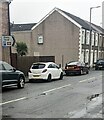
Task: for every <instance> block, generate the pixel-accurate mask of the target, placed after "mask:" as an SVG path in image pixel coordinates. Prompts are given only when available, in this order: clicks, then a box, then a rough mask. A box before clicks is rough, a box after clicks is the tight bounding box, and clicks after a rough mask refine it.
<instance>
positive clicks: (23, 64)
mask: <svg viewBox="0 0 104 120" xmlns="http://www.w3.org/2000/svg"><path fill="white" fill-rule="evenodd" d="M11 59H12V66H14V67H15V68H17V69H18V70H21V71H23V72H24V73H25V75H26V76H27V73H28V71H29V68H30V66H31V65H32V63H35V62H55V56H17V54H12V56H11Z"/></svg>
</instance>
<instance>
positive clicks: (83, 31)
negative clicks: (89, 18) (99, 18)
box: [82, 30, 85, 44]
mask: <svg viewBox="0 0 104 120" xmlns="http://www.w3.org/2000/svg"><path fill="white" fill-rule="evenodd" d="M82 44H85V30H82Z"/></svg>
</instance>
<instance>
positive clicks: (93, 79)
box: [79, 75, 102, 83]
mask: <svg viewBox="0 0 104 120" xmlns="http://www.w3.org/2000/svg"><path fill="white" fill-rule="evenodd" d="M97 78H102V75H100V76H98V77H97ZM94 79H96V77H92V78H89V79H85V80H81V81H79V82H80V83H82V82H86V81H89V80H94Z"/></svg>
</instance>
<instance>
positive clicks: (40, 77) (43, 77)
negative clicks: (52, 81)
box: [28, 73, 47, 80]
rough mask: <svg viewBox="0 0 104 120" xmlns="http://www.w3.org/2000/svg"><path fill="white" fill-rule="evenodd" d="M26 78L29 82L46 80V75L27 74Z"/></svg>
mask: <svg viewBox="0 0 104 120" xmlns="http://www.w3.org/2000/svg"><path fill="white" fill-rule="evenodd" d="M28 78H29V80H30V79H33V80H39V79H41V80H42V79H43V80H46V79H47V75H46V74H40V75H34V74H32V73H29V74H28Z"/></svg>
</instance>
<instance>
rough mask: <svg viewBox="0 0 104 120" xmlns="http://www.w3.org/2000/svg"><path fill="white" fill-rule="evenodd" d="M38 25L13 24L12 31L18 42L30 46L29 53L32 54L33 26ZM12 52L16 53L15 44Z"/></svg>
mask: <svg viewBox="0 0 104 120" xmlns="http://www.w3.org/2000/svg"><path fill="white" fill-rule="evenodd" d="M34 25H36V23H28V24H11V33H12V35H13V36H14V37H15V40H16V42H24V43H26V45H27V46H28V55H32V53H31V49H32V47H31V46H32V44H33V43H32V42H31V40H32V31H31V28H32V27H33V26H34ZM12 53H16V48H15V46H14V47H12Z"/></svg>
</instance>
